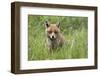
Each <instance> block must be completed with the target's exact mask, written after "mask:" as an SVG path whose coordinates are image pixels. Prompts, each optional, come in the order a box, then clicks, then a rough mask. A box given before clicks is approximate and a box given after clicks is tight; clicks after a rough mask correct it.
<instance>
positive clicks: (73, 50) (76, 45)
mask: <svg viewBox="0 0 100 76" xmlns="http://www.w3.org/2000/svg"><path fill="white" fill-rule="evenodd" d="M45 21H49V22H50V23H57V22H60V28H61V32H62V33H63V35H64V36H65V39H66V41H67V43H66V45H65V46H63V47H62V48H58V49H57V50H54V52H49V51H48V49H47V47H46V46H45V45H46V36H45V26H44V23H45ZM87 23H88V18H87V17H73V16H72V17H71V16H66V17H65V16H38V15H29V16H28V60H46V59H50V60H52V59H75V58H77V59H79V58H87V56H88V48H87V46H88V43H87V42H88V40H87V39H88V38H87V37H88V33H87V31H88V25H87Z"/></svg>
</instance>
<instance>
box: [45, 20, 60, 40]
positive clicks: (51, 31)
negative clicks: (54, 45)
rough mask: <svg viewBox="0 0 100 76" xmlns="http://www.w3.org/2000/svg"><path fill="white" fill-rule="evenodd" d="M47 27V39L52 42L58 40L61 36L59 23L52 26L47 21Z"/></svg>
mask: <svg viewBox="0 0 100 76" xmlns="http://www.w3.org/2000/svg"><path fill="white" fill-rule="evenodd" d="M45 27H46V33H47V37H48V38H49V39H50V40H55V39H57V37H58V36H59V33H60V28H59V23H56V24H50V23H49V22H47V21H46V22H45Z"/></svg>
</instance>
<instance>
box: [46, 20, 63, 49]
mask: <svg viewBox="0 0 100 76" xmlns="http://www.w3.org/2000/svg"><path fill="white" fill-rule="evenodd" d="M45 26H46V36H47V45H48V49H49V50H53V49H57V48H58V47H61V46H63V45H64V42H65V39H64V36H63V35H62V34H61V32H60V28H59V23H57V24H50V23H48V22H47V21H46V23H45Z"/></svg>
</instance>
